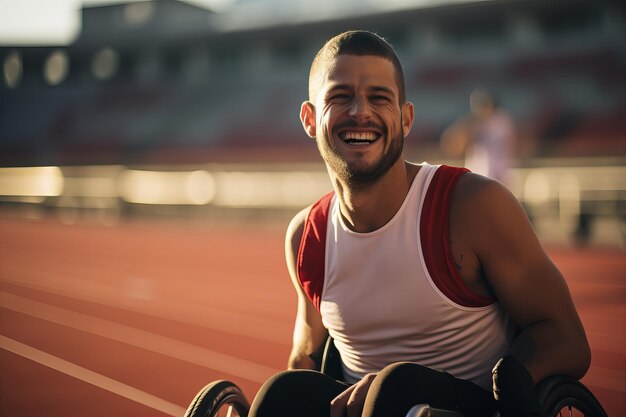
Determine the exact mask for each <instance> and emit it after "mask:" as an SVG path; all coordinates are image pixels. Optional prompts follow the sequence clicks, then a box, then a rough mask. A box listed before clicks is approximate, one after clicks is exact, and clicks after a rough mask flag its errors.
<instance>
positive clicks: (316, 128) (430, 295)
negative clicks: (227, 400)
mask: <svg viewBox="0 0 626 417" xmlns="http://www.w3.org/2000/svg"><path fill="white" fill-rule="evenodd" d="M413 118H414V107H413V104H412V103H410V102H408V101H406V98H405V88H404V75H403V70H402V66H401V64H400V62H399V60H398V57H397V56H396V54H395V52H394V51H393V48H392V47H391V45H389V44H388V43H387V41H385V40H384V39H382V38H381V37H379V36H378V35H376V34H374V33H371V32H367V31H350V32H345V33H342V34H340V35H338V36H336V37H334V38H332V39H331V40H329V41H328V42H327V43H326V44H325V45H324V46H323V47H322V49H321V50H320V51H319V52H318V54H317V55H316V57H315V59H314V60H313V63H312V65H311V71H310V75H309V100H308V101H305V102H304V103H303V104H302V106H301V111H300V119H301V121H302V125H303V127H304V130H305V132H306V133H307V135H308V136H309V137H311V138H312V139H314V140H315V141H316V143H317V146H318V149H319V151H320V154H321V156H322V158H323V160H324V162H325V163H326V166H327V169H328V173H329V175H330V178H331V182H332V184H333V188H334V192H333V193H329V194H328V195H326V196H324V197H322V198H321V199H320V200H318V201H317V202H316V203H315V204H313V205H312V206H310V207H307V208H306V209H304V210H302V211H301V212H300V213H298V214H297V215H296V216H295V217H294V219H293V220H292V222H291V223H290V225H289V227H288V230H287V236H286V242H285V251H286V259H287V266H288V269H289V273H290V275H291V279H292V282H293V285H294V287H295V289H296V292H297V295H298V308H297V314H296V320H295V327H294V335H293V346H292V351H291V354H290V357H289V360H288V368H289V370H287V371H284V372H282V373H279V374H278V375H275V376H274V377H272V378H270V379H269V380H268V381H267V382H266V383H265V384H264V385H263V386H262V387H261V389H260V390H259V392H258V393H257V395H256V397H255V399H254V401H253V403H252V406H251V410H250V414H249V415H250V417H286V416H291V417H292V416H299V417H324V416H330V417H345V416H348V417H361V416H365V417H375V416H379V417H380V416H385V417H396V416H404V415H405V414H406V413H407V411H408V410H409V409H410V408H411V407H412V406H413V405H415V404H419V403H429V404H430V405H431V406H434V407H440V408H450V409H454V410H460V411H462V412H463V413H464V416H465V417H485V416H489V415H492V414H493V412H494V411H496V410H499V411H500V412H501V416H502V417H517V416H519V417H522V416H523V417H527V416H541V415H543V413H542V411H540V410H539V409H538V405H537V402H536V400H535V398H534V385H535V383H537V382H539V381H541V380H542V379H544V378H545V377H547V376H549V375H554V374H565V375H571V376H573V377H576V378H581V377H582V376H583V375H584V374H585V372H586V371H587V369H588V367H589V362H590V353H589V346H588V344H587V339H586V336H585V331H584V329H583V327H582V324H581V322H580V319H579V317H578V314H577V312H576V309H575V307H574V304H573V302H572V299H571V295H570V293H569V290H568V288H567V285H566V284H565V281H564V279H563V277H562V276H561V274H560V272H559V271H558V270H557V268H556V267H555V266H554V264H553V263H552V262H551V261H550V259H549V258H548V257H547V255H546V254H545V252H544V251H543V249H542V247H541V245H540V243H539V241H538V239H537V237H536V235H535V233H534V232H533V230H532V227H531V225H530V223H529V221H528V219H527V217H526V215H525V214H524V211H523V210H522V208H521V207H520V205H519V204H518V202H517V200H516V199H515V197H514V196H513V195H512V194H511V193H510V192H509V191H508V190H507V189H506V188H505V187H504V186H503V185H502V184H501V183H500V182H497V181H495V180H493V179H490V178H487V177H484V176H481V175H478V174H474V173H471V172H468V170H467V169H464V168H456V167H449V166H445V165H442V166H435V165H429V164H427V163H422V164H414V163H411V162H408V161H406V160H405V159H404V157H403V142H404V138H405V137H406V136H407V135H408V134H409V132H410V130H411V127H412V123H413ZM328 335H330V336H332V338H333V340H334V341H335V345H336V347H337V350H338V352H339V356H340V362H341V364H340V366H341V370H342V374H343V378H342V380H341V381H338V380H335V379H333V378H332V377H330V376H329V375H326V374H322V373H320V372H317V371H315V370H314V369H316V363H315V361H314V360H313V359H312V355H313V354H314V353H315V352H317V351H319V350H320V349H321V347H322V346H323V345H324V342H325V341H326V339H327V336H328Z"/></svg>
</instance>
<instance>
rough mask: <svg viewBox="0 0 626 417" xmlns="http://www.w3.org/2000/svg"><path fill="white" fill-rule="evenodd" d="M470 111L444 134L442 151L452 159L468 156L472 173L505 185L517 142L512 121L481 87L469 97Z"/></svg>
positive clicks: (466, 163) (466, 160)
mask: <svg viewBox="0 0 626 417" xmlns="http://www.w3.org/2000/svg"><path fill="white" fill-rule="evenodd" d="M470 110H471V114H470V115H469V116H466V117H463V118H461V119H460V120H458V121H457V122H455V123H454V124H452V126H450V127H448V128H447V129H446V130H445V131H444V132H443V134H442V136H441V148H442V150H443V151H444V152H445V153H446V154H448V155H449V156H452V157H465V166H466V167H467V168H469V169H470V170H471V171H472V172H474V173H477V174H481V175H484V176H486V177H489V178H493V179H496V180H498V181H500V182H501V183H503V184H505V185H506V184H508V183H509V178H508V174H509V169H510V166H511V159H512V156H513V148H514V141H515V127H514V124H513V120H512V119H511V117H510V116H509V115H508V114H507V113H506V112H505V111H504V110H502V109H501V108H499V107H498V106H496V103H495V100H494V98H493V96H492V95H491V94H490V93H489V92H488V91H487V90H484V89H481V88H478V89H476V90H474V91H472V93H471V94H470Z"/></svg>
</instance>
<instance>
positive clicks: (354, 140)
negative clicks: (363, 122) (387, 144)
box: [338, 130, 381, 145]
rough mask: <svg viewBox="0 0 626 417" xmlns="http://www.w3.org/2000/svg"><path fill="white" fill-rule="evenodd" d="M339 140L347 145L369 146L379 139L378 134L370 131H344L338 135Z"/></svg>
mask: <svg viewBox="0 0 626 417" xmlns="http://www.w3.org/2000/svg"><path fill="white" fill-rule="evenodd" d="M338 136H339V138H340V139H341V140H342V141H344V142H345V143H347V144H349V145H369V144H370V143H373V142H375V141H376V140H377V139H378V138H380V136H381V135H380V134H379V133H377V132H372V131H366V132H362V131H351V130H346V131H343V132H340V133H339V134H338Z"/></svg>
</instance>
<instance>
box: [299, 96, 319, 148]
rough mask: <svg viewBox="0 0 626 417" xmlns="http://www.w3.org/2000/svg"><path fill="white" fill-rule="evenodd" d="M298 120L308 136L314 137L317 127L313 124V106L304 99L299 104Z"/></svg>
mask: <svg viewBox="0 0 626 417" xmlns="http://www.w3.org/2000/svg"><path fill="white" fill-rule="evenodd" d="M300 121H301V122H302V127H304V131H305V132H306V134H307V135H309V137H311V138H313V139H315V136H316V132H317V128H316V124H315V121H316V119H315V106H314V105H313V103H311V102H310V101H305V102H304V103H302V106H300Z"/></svg>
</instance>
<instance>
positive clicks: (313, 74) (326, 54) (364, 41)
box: [309, 30, 406, 104]
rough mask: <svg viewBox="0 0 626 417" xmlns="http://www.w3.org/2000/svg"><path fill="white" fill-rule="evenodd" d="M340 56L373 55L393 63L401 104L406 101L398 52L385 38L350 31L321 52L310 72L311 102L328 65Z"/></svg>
mask: <svg viewBox="0 0 626 417" xmlns="http://www.w3.org/2000/svg"><path fill="white" fill-rule="evenodd" d="M339 55H357V56H365V55H373V56H378V57H381V58H385V59H386V60H388V61H389V62H391V63H392V64H393V66H394V68H395V70H396V81H397V83H398V90H399V94H400V97H399V99H400V104H403V103H404V102H405V101H406V89H405V84H404V71H403V70H402V64H401V63H400V60H399V59H398V56H397V55H396V52H395V51H394V50H393V47H392V46H391V44H390V43H389V42H387V41H386V40H385V39H384V38H383V37H381V36H379V35H377V34H376V33H373V32H369V31H367V30H350V31H347V32H343V33H340V34H339V35H337V36H335V37H333V38H332V39H330V40H329V41H328V42H326V43H325V44H324V46H323V47H322V49H320V50H319V52H318V53H317V55H315V58H314V59H313V63H312V64H311V70H310V72H309V100H314V99H315V96H316V94H317V91H318V90H319V87H320V84H321V80H322V79H323V77H324V76H325V75H326V71H327V70H328V63H329V62H330V61H331V60H333V59H335V58H336V57H337V56H339Z"/></svg>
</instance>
